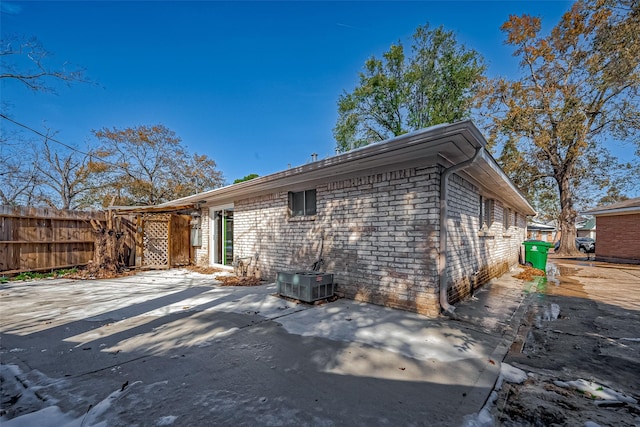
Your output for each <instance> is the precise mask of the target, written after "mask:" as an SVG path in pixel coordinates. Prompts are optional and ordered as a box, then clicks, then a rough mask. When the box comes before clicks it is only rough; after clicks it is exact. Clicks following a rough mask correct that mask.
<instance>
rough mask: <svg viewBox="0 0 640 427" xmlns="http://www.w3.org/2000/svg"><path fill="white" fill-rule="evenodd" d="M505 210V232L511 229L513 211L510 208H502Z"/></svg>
mask: <svg viewBox="0 0 640 427" xmlns="http://www.w3.org/2000/svg"><path fill="white" fill-rule="evenodd" d="M502 209H503V214H502V215H503V219H502V222H504V229H505V230H509V228H510V227H511V209H509V208H506V207H505V208H502Z"/></svg>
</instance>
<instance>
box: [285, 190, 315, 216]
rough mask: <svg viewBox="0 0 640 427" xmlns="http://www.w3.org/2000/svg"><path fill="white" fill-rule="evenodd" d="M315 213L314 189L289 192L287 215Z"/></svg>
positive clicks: (309, 214)
mask: <svg viewBox="0 0 640 427" xmlns="http://www.w3.org/2000/svg"><path fill="white" fill-rule="evenodd" d="M315 214H316V190H306V191H297V192H292V191H290V192H289V215H290V216H311V215H315Z"/></svg>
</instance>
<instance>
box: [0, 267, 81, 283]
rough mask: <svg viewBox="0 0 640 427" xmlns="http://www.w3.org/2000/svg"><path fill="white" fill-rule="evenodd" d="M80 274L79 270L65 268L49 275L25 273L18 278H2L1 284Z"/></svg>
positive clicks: (34, 272)
mask: <svg viewBox="0 0 640 427" xmlns="http://www.w3.org/2000/svg"><path fill="white" fill-rule="evenodd" d="M77 272H78V269H77V268H63V269H60V270H54V271H51V272H49V273H38V272H36V271H24V272H22V273H20V274H18V275H17V276H13V277H2V278H0V283H7V282H20V281H25V280H39V279H50V278H56V277H64V276H66V275H67V274H75V273H77Z"/></svg>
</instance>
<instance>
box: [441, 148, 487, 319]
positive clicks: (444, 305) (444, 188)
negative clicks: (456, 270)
mask: <svg viewBox="0 0 640 427" xmlns="http://www.w3.org/2000/svg"><path fill="white" fill-rule="evenodd" d="M483 151H484V148H483V147H478V148H476V152H475V154H474V155H473V157H472V158H470V159H468V160H465V161H464V162H462V163H458V164H457V165H453V166H451V167H449V168H447V169H445V170H444V171H443V172H442V174H441V175H440V239H439V240H440V250H439V251H438V276H439V285H440V308H441V310H442V312H443V313H444V314H445V315H451V314H453V311H454V310H455V307H454V306H452V305H451V304H449V298H448V296H447V253H448V252H447V243H448V242H447V218H448V217H449V207H448V203H447V202H448V200H449V185H448V182H449V177H450V176H451V174H453V173H454V172H458V171H459V170H461V169H465V168H468V167H469V166H471V165H472V164H473V163H474V162H475V161H476V159H478V157H480V155H481V154H482V152H483Z"/></svg>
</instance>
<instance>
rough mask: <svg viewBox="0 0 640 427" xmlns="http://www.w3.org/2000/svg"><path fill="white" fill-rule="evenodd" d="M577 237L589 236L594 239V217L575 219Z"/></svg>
mask: <svg viewBox="0 0 640 427" xmlns="http://www.w3.org/2000/svg"><path fill="white" fill-rule="evenodd" d="M576 234H577V237H590V238H592V239H593V240H596V219H595V218H578V219H576Z"/></svg>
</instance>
